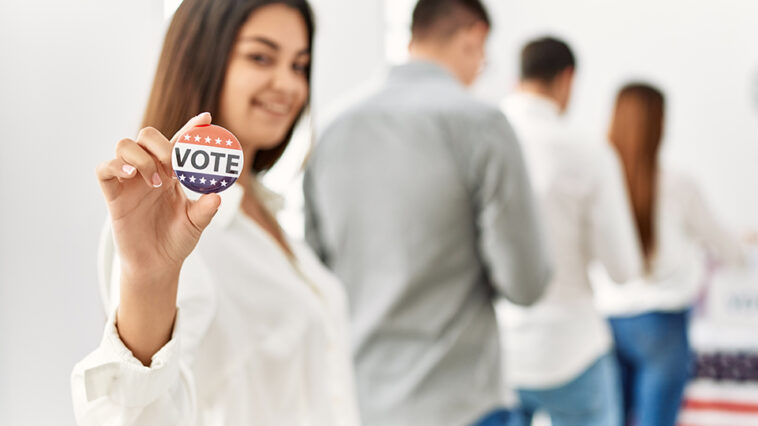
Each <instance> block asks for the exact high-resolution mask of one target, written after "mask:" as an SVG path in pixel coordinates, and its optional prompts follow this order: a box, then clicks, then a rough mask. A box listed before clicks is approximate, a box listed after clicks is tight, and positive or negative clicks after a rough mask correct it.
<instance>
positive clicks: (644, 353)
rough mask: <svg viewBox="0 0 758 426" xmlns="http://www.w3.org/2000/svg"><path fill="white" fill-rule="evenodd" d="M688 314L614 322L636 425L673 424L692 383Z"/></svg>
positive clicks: (628, 408)
mask: <svg viewBox="0 0 758 426" xmlns="http://www.w3.org/2000/svg"><path fill="white" fill-rule="evenodd" d="M688 313H689V312H688V311H681V312H672V313H666V312H651V313H646V314H642V315H636V316H633V317H618V318H611V319H610V323H611V328H612V329H613V337H614V339H615V341H616V356H617V357H618V361H619V367H620V369H621V383H622V389H623V401H624V414H625V417H626V420H627V421H628V422H629V424H631V425H640V426H672V425H674V424H675V423H676V416H677V414H678V413H679V407H680V406H681V404H682V394H683V393H684V387H685V385H686V384H687V380H688V379H689V375H690V374H689V371H690V364H691V358H692V357H691V353H690V346H689V341H688V339H687V322H688V321H687V320H688V316H689V315H688Z"/></svg>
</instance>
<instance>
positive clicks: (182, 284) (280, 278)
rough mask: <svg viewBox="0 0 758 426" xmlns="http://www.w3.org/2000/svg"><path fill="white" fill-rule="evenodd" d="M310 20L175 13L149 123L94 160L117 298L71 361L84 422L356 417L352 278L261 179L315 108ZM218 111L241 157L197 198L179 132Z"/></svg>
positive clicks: (289, 4) (105, 263)
mask: <svg viewBox="0 0 758 426" xmlns="http://www.w3.org/2000/svg"><path fill="white" fill-rule="evenodd" d="M313 27H314V25H313V17H312V13H311V9H310V7H309V5H308V3H307V2H306V1H305V0H185V1H184V2H183V3H182V4H181V6H180V7H179V9H178V10H177V11H176V14H175V15H174V18H173V21H172V23H171V25H170V27H169V29H168V32H167V34H166V39H165V43H164V45H163V51H162V54H161V57H160V60H159V63H158V68H157V72H156V76H155V82H154V85H153V89H152V92H151V94H150V98H149V100H148V105H147V110H146V113H145V118H144V122H143V126H145V127H144V128H143V129H142V131H140V132H139V135H138V136H137V138H136V139H134V140H131V139H123V140H121V141H120V142H119V143H118V144H117V146H116V155H115V157H114V158H113V159H111V160H110V161H107V162H105V163H103V164H101V165H100V166H99V167H98V170H97V176H98V180H99V182H100V186H101V189H102V192H103V195H104V198H105V201H106V204H107V206H108V210H109V213H110V218H109V229H108V232H107V233H105V234H104V239H103V241H104V242H103V244H102V245H101V253H102V252H105V253H108V250H102V247H107V246H108V245H110V246H112V247H113V248H114V249H115V253H116V254H115V256H107V255H106V256H101V259H100V266H101V269H103V270H108V271H112V273H111V274H110V276H108V277H106V280H108V279H110V281H111V283H110V284H108V283H105V284H102V283H101V285H105V286H109V287H110V288H112V290H111V291H110V292H108V291H106V292H105V293H106V294H108V293H110V294H112V295H113V297H110V298H109V300H106V304H107V309H108V311H109V314H110V316H109V320H108V322H107V324H106V326H105V332H104V335H103V339H102V342H101V343H100V346H99V347H98V348H97V349H96V350H95V351H94V352H92V353H91V354H90V355H88V356H87V357H86V358H85V359H84V360H82V361H81V362H79V363H78V364H77V365H76V367H75V368H74V371H73V373H72V392H73V399H74V408H75V413H76V417H77V422H78V423H79V424H81V425H102V424H114V425H115V424H118V425H182V426H187V425H226V426H229V425H252V424H256V425H330V426H331V425H347V426H354V425H356V424H358V423H359V420H358V414H357V408H356V402H355V392H354V384H353V371H352V363H351V360H350V354H349V345H348V343H347V341H348V338H347V331H346V330H347V309H346V302H345V297H344V295H343V292H342V288H341V286H340V285H339V283H338V282H337V281H336V279H335V278H333V277H332V275H331V274H330V273H329V272H328V271H327V270H326V269H325V268H324V267H323V266H322V265H321V264H320V262H319V261H318V260H317V258H316V257H315V256H314V255H313V254H312V252H311V251H310V249H309V248H307V246H306V245H305V244H304V243H301V242H299V241H295V240H293V239H291V238H289V237H288V236H287V235H285V233H284V232H283V231H282V229H281V228H280V227H279V225H278V223H277V221H276V219H275V214H276V209H277V208H278V205H279V204H281V203H280V201H281V200H279V199H278V198H277V196H275V195H274V194H272V193H271V192H269V191H268V190H266V189H265V188H264V187H263V186H262V185H261V184H260V183H259V182H258V175H259V174H261V173H263V172H265V171H266V170H268V169H269V168H271V166H273V165H274V163H276V161H277V160H278V159H279V157H280V156H281V155H282V152H283V151H284V149H285V148H286V146H287V144H288V142H289V140H290V138H291V137H292V134H293V129H294V127H295V125H296V124H297V122H298V120H299V119H300V117H301V116H302V114H303V112H304V111H305V110H306V108H307V105H308V101H309V97H310V96H309V94H310V64H311V59H312V58H311V55H312V42H313V31H314V28H313ZM198 114H199V115H198ZM193 116H194V118H191V119H190V120H189V122H187V123H186V124H185V125H184V127H183V128H182V130H180V127H182V125H183V124H184V123H185V122H186V121H187V119H189V118H190V117H193ZM211 117H212V118H211ZM211 119H213V122H214V124H218V125H221V126H223V127H225V128H226V129H228V130H229V131H231V132H232V133H233V134H235V135H236V136H237V139H238V140H239V142H240V145H241V147H242V151H243V153H244V157H245V160H244V163H245V168H244V170H243V171H242V172H241V174H240V176H239V179H238V181H237V183H235V184H234V185H233V186H232V187H231V188H229V189H227V190H226V191H224V192H223V193H221V194H220V196H219V195H217V194H208V195H203V196H202V197H200V198H199V199H197V200H191V199H189V198H188V196H187V195H185V193H184V192H183V190H182V188H181V186H180V184H179V183H178V180H177V179H176V178H174V177H173V171H172V165H171V155H172V153H171V151H172V143H173V141H174V140H175V138H176V137H177V136H174V139H172V140H170V139H169V138H170V137H171V135H173V134H175V133H176V134H177V135H179V134H182V133H184V132H187V131H192V130H193V129H195V128H196V127H195V126H204V125H208V124H210V123H211ZM177 131H179V132H177ZM201 234H202V239H201V238H200V236H201ZM111 278H112V279H111Z"/></svg>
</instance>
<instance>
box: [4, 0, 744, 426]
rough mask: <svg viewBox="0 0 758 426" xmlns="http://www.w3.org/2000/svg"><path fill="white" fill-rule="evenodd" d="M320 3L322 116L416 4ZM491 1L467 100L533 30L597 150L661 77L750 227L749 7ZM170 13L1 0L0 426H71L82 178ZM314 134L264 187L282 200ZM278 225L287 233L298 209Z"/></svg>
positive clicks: (669, 152) (692, 163)
mask: <svg viewBox="0 0 758 426" xmlns="http://www.w3.org/2000/svg"><path fill="white" fill-rule="evenodd" d="M172 3H174V1H172ZM314 3H315V6H316V10H317V14H318V20H317V21H318V26H319V27H318V32H319V41H318V46H317V52H316V62H315V75H314V78H315V81H314V110H315V114H316V121H318V119H319V114H321V115H322V116H323V115H325V114H326V111H328V110H329V106H330V105H334V103H335V101H336V100H338V99H341V98H344V97H345V96H347V95H348V94H349V93H350V92H351V90H353V89H354V88H356V87H358V86H360V85H362V84H363V83H364V82H366V81H367V80H369V79H370V78H371V77H372V76H374V75H376V74H377V73H381V72H382V71H383V70H384V69H385V67H386V64H387V63H388V62H389V60H390V59H391V60H393V61H395V60H399V59H402V57H403V53H404V50H405V43H406V42H407V34H406V33H405V28H406V26H407V17H408V15H407V14H408V13H409V10H410V6H409V5H412V4H413V2H412V1H409V0H387V1H386V2H385V3H382V2H381V1H379V0H376V1H374V0H360V1H356V0H315V1H314ZM385 6H386V7H385ZM489 6H490V9H491V13H492V15H493V19H494V21H495V28H494V31H493V34H492V38H491V42H490V47H489V53H490V59H489V64H488V67H487V69H486V71H485V74H484V75H483V76H482V79H481V80H480V83H479V84H478V85H477V86H476V88H475V92H476V93H477V94H479V95H480V96H482V98H484V99H485V100H488V101H491V102H497V101H498V100H499V99H500V98H501V97H502V96H504V95H505V94H506V93H507V92H508V90H509V88H511V87H512V86H513V84H514V81H515V76H516V69H517V68H516V61H515V58H516V55H517V52H518V49H519V47H520V45H521V44H522V43H523V42H524V41H525V40H527V39H528V38H529V37H531V36H534V35H539V34H542V33H545V32H548V33H551V34H556V35H559V36H562V37H565V38H566V40H567V41H568V42H569V43H570V44H572V46H573V47H574V50H575V51H576V53H577V56H578V60H579V69H578V71H579V73H578V80H577V86H576V91H575V98H574V101H573V103H572V105H571V111H570V119H571V120H572V122H574V123H575V124H576V125H578V126H581V127H583V128H584V129H586V130H587V132H588V133H590V134H593V135H596V136H597V140H598V141H600V140H601V136H602V134H603V133H604V132H605V128H606V126H607V120H608V115H609V111H610V106H611V102H612V100H613V96H614V94H615V90H616V89H617V88H618V87H619V85H620V84H622V83H623V82H624V81H626V80H627V79H628V78H630V77H635V78H637V77H643V78H647V79H651V80H652V81H654V82H656V83H658V84H660V85H661V86H662V87H663V88H664V90H665V91H666V93H667V95H668V101H669V103H668V105H669V109H668V111H667V113H668V115H667V131H666V142H665V143H666V158H667V161H668V162H669V163H672V164H675V165H677V166H678V167H680V168H684V169H686V170H689V171H690V172H692V173H693V174H694V175H695V177H696V178H697V179H698V180H699V181H700V182H701V183H702V185H703V187H704V188H705V191H706V194H707V197H708V198H709V199H710V200H711V201H712V202H713V208H714V209H715V210H716V212H717V213H718V214H719V215H720V216H721V217H723V218H724V219H725V220H726V221H727V223H728V225H729V226H730V227H731V228H733V229H735V230H742V229H746V228H753V229H755V228H758V195H756V191H755V190H754V189H753V187H754V185H755V184H756V183H758V168H756V167H755V163H756V160H758V48H756V45H755V42H756V40H758V3H756V2H754V1H750V0H745V1H737V0H726V1H722V2H718V3H716V2H715V1H692V0H690V1H687V0H668V1H666V2H661V1H653V0H638V1H635V2H628V1H621V0H614V1H610V0H572V1H562V0H529V1H520V0H507V1H506V0H497V1H495V0H492V1H490V2H489ZM164 13H165V11H164V5H163V3H162V2H160V1H158V0H130V1H128V2H125V1H115V0H66V1H62V0H39V1H22V0H3V1H2V2H0V64H1V67H0V120H1V121H0V126H1V128H2V132H0V147H1V148H0V425H67V424H73V416H72V413H71V408H70V406H71V404H70V392H69V389H68V386H69V385H68V375H69V372H70V369H71V367H72V366H73V364H74V363H75V362H76V361H77V360H79V359H80V358H82V357H83V356H84V355H85V354H86V353H87V352H88V351H90V350H91V349H92V348H94V347H95V346H96V345H97V343H98V341H99V336H100V333H101V330H102V324H103V320H104V314H103V311H102V308H101V307H100V301H99V296H98V292H97V285H96V265H95V252H96V244H97V236H98V233H99V229H100V226H101V223H102V221H103V218H104V217H105V208H104V205H103V202H102V200H101V198H100V195H99V190H98V188H97V183H96V180H95V177H94V168H95V166H96V165H97V163H99V162H100V161H103V160H104V159H107V158H108V157H109V156H110V155H112V151H113V147H114V145H115V143H116V142H117V141H118V140H119V139H120V138H122V137H128V136H133V135H134V134H136V131H137V130H138V129H137V126H138V125H139V122H140V118H141V113H142V109H143V107H144V102H145V100H146V97H147V91H148V89H149V87H150V83H151V78H152V73H153V70H154V65H155V61H156V58H157V55H158V52H159V48H160V43H161V38H162V32H163V30H164V28H165V20H164ZM387 58H389V59H387ZM308 133H309V132H308V131H307V129H306V130H304V131H301V132H300V136H301V137H300V143H299V144H295V145H294V146H293V148H294V149H293V150H292V153H291V155H290V156H289V158H288V159H287V160H286V162H285V163H284V164H283V165H284V166H285V167H282V168H281V170H279V171H276V172H275V173H272V175H271V176H269V178H268V180H269V181H270V182H271V183H272V185H273V186H276V187H279V188H282V189H287V190H288V194H295V193H296V191H294V192H293V190H292V188H293V185H295V183H296V180H293V179H292V171H293V170H295V169H296V168H297V166H298V163H299V159H300V158H302V155H303V154H304V152H305V151H306V150H307V144H305V143H303V142H302V140H305V139H307V136H308ZM297 198H298V197H297V195H296V194H295V195H292V199H293V201H294V205H297ZM286 220H287V223H288V228H291V229H294V230H295V232H297V228H298V226H299V222H298V221H299V216H298V215H297V213H296V212H295V213H291V214H290V215H289V216H288V217H287V218H286Z"/></svg>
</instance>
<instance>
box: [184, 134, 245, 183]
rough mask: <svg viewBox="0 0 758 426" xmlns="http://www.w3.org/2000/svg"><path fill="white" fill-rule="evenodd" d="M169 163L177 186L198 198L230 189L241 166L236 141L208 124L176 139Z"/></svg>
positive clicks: (242, 162) (240, 154)
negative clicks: (186, 189) (182, 186)
mask: <svg viewBox="0 0 758 426" xmlns="http://www.w3.org/2000/svg"><path fill="white" fill-rule="evenodd" d="M171 163H172V165H173V167H174V173H176V178H177V179H179V182H181V184H182V185H184V186H185V187H187V188H189V189H190V190H192V191H195V192H200V193H202V194H210V193H211V192H221V191H223V190H225V189H227V188H229V187H231V186H232V184H233V183H234V182H235V181H236V180H237V178H238V177H239V175H240V172H241V171H242V167H244V164H245V162H244V158H243V155H242V146H241V145H240V143H239V141H238V140H237V138H236V137H234V135H233V134H232V132H230V131H228V130H226V129H224V128H223V127H221V126H215V125H212V124H203V125H200V126H195V127H193V128H192V129H190V130H188V131H187V132H185V133H183V134H181V135H179V139H177V140H176V143H175V144H174V151H173V155H172V159H171Z"/></svg>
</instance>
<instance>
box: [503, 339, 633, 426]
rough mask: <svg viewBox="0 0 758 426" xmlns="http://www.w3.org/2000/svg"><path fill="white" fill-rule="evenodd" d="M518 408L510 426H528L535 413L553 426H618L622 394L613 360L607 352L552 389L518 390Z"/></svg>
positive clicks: (510, 421) (512, 416)
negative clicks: (546, 415)
mask: <svg viewBox="0 0 758 426" xmlns="http://www.w3.org/2000/svg"><path fill="white" fill-rule="evenodd" d="M518 395H519V398H520V399H521V407H520V408H519V409H518V410H514V411H513V412H512V413H511V418H510V419H509V422H508V425H509V426H529V425H531V424H532V417H533V416H534V413H535V412H536V411H544V412H546V413H547V414H548V415H550V422H551V423H552V425H553V426H621V424H622V422H621V392H620V386H619V374H618V366H617V364H616V359H615V357H614V356H613V355H612V354H610V353H608V354H605V355H603V356H601V357H600V358H598V360H597V361H595V363H594V364H592V365H591V366H590V367H589V368H587V369H586V370H585V371H584V372H583V373H582V374H580V375H579V377H577V378H576V379H574V380H572V381H570V382H569V383H567V384H565V385H563V386H559V387H556V388H551V389H540V390H526V389H518Z"/></svg>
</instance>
